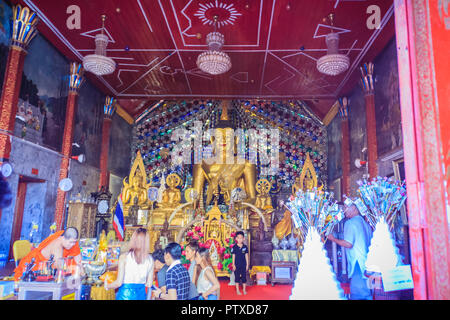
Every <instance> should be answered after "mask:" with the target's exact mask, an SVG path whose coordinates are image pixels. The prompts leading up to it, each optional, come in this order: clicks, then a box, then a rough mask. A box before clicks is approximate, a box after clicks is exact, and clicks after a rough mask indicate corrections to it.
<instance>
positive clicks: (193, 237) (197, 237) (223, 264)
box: [181, 226, 236, 273]
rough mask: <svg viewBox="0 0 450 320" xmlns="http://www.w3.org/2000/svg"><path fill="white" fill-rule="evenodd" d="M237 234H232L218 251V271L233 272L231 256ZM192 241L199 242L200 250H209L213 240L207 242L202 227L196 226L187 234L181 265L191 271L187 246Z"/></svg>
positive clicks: (182, 248)
mask: <svg viewBox="0 0 450 320" xmlns="http://www.w3.org/2000/svg"><path fill="white" fill-rule="evenodd" d="M235 235H236V234H235V233H234V232H233V233H231V234H230V237H229V238H227V239H225V244H224V246H221V247H220V248H218V249H217V253H218V255H219V263H218V264H217V269H219V270H221V271H222V270H227V271H228V272H229V273H231V272H232V271H233V268H232V262H233V259H232V256H231V249H232V248H233V247H234V245H235V243H234V237H235ZM191 241H197V243H198V246H199V248H207V249H209V248H210V247H211V240H210V241H206V242H205V235H204V233H203V230H202V227H201V226H195V227H192V229H191V230H190V231H188V232H187V233H186V241H185V244H182V245H181V250H182V252H181V264H182V265H183V266H184V267H185V268H186V269H189V266H190V264H191V262H190V261H189V260H188V259H187V258H186V246H187V245H188V244H189V242H191Z"/></svg>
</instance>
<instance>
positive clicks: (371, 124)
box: [361, 63, 378, 179]
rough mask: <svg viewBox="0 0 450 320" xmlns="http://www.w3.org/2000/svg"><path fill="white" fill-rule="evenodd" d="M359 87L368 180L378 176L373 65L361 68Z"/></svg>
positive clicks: (365, 65)
mask: <svg viewBox="0 0 450 320" xmlns="http://www.w3.org/2000/svg"><path fill="white" fill-rule="evenodd" d="M361 75H362V77H361V87H362V89H363V91H364V99H365V101H366V129H367V165H368V168H369V176H370V179H372V178H375V177H377V175H378V165H377V159H378V147H377V126H376V118H375V95H374V87H373V84H374V82H373V63H368V64H364V65H363V66H362V67H361Z"/></svg>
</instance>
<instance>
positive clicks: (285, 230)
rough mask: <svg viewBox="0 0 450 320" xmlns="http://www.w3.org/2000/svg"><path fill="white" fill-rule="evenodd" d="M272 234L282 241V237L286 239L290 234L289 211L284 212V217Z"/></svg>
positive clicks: (290, 220)
mask: <svg viewBox="0 0 450 320" xmlns="http://www.w3.org/2000/svg"><path fill="white" fill-rule="evenodd" d="M274 232H275V236H276V237H277V238H278V239H280V240H282V239H283V238H284V237H287V236H288V235H290V234H291V232H292V219H291V212H290V211H289V210H286V211H285V212H284V217H283V219H281V220H280V222H278V224H277V225H276V226H275V229H274Z"/></svg>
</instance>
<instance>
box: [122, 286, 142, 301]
mask: <svg viewBox="0 0 450 320" xmlns="http://www.w3.org/2000/svg"><path fill="white" fill-rule="evenodd" d="M146 299H147V294H146V293H145V284H143V283H124V284H122V286H121V287H120V288H119V290H118V291H117V294H116V300H146Z"/></svg>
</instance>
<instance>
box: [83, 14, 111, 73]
mask: <svg viewBox="0 0 450 320" xmlns="http://www.w3.org/2000/svg"><path fill="white" fill-rule="evenodd" d="M105 19H106V16H105V15H103V16H102V33H99V34H97V35H96V36H95V54H90V55H88V56H86V57H84V58H83V67H84V69H85V70H86V71H89V72H92V73H93V74H95V75H97V76H104V75H107V74H111V73H113V72H114V71H115V70H116V63H115V62H114V60H113V59H111V58H108V57H107V56H106V47H107V46H108V37H107V36H106V35H105V34H103V30H104V29H105Z"/></svg>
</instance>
